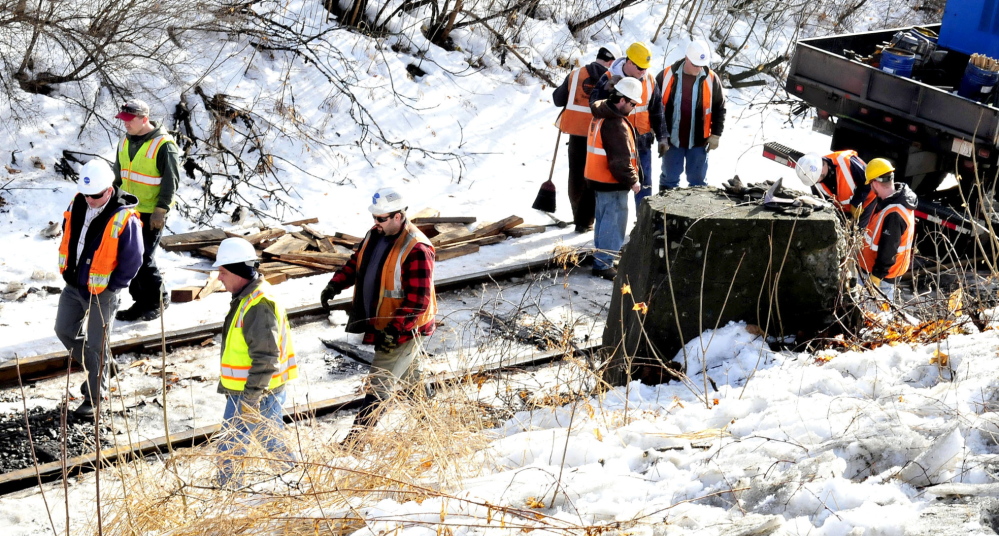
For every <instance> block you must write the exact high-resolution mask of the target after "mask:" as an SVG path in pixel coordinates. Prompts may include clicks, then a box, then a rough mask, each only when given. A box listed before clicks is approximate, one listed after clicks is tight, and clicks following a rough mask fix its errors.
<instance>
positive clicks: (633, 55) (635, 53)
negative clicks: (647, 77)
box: [627, 41, 652, 69]
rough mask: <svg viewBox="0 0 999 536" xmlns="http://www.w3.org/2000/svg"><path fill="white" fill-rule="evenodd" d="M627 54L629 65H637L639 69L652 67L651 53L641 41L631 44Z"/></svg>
mask: <svg viewBox="0 0 999 536" xmlns="http://www.w3.org/2000/svg"><path fill="white" fill-rule="evenodd" d="M627 54H628V59H629V60H631V63H634V64H635V65H637V66H638V68H639V69H648V68H649V65H652V51H651V50H649V47H648V46H646V45H645V43H642V42H641V41H639V42H636V43H632V44H631V46H630V47H628V53H627Z"/></svg>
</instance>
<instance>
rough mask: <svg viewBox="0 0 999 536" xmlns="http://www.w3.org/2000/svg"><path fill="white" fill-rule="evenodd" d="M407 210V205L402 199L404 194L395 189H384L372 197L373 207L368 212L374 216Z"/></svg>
mask: <svg viewBox="0 0 999 536" xmlns="http://www.w3.org/2000/svg"><path fill="white" fill-rule="evenodd" d="M402 210H406V203H405V202H404V201H403V199H402V194H400V193H399V192H397V191H396V189H395V188H382V189H381V190H378V191H377V192H375V195H373V196H371V206H370V207H368V212H370V213H372V214H388V213H389V212H399V211H402Z"/></svg>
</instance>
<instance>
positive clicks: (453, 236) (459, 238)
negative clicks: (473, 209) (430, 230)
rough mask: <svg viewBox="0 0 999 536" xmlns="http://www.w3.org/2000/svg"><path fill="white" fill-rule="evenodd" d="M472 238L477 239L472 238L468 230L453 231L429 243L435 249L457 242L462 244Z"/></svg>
mask: <svg viewBox="0 0 999 536" xmlns="http://www.w3.org/2000/svg"><path fill="white" fill-rule="evenodd" d="M472 238H478V237H477V236H474V235H473V234H472V232H471V231H469V230H468V229H456V230H454V231H449V232H447V233H443V234H439V235H437V236H435V237H433V238H431V239H430V243H431V244H433V245H434V247H435V248H439V247H443V246H447V245H451V244H456V243H458V242H464V241H466V240H470V239H472Z"/></svg>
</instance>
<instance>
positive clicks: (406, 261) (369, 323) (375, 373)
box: [320, 188, 437, 444]
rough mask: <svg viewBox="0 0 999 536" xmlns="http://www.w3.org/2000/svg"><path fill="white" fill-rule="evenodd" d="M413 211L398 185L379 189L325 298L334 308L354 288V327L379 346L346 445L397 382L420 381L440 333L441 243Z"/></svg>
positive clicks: (409, 384) (350, 329) (323, 301)
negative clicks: (427, 345) (427, 350)
mask: <svg viewBox="0 0 999 536" xmlns="http://www.w3.org/2000/svg"><path fill="white" fill-rule="evenodd" d="M407 208H408V207H406V205H405V203H404V202H403V198H402V196H401V195H400V194H399V193H398V192H397V191H396V190H395V189H394V188H382V189H381V190H378V191H377V192H375V195H374V196H373V197H372V199H371V206H370V207H368V210H369V211H370V212H371V215H372V217H373V218H374V220H375V224H374V226H373V227H372V228H371V229H370V230H369V231H368V234H367V235H365V237H364V240H363V241H361V244H360V247H358V249H357V251H355V252H354V253H353V254H352V255H351V256H350V260H348V261H347V264H345V265H344V266H343V268H341V269H340V270H338V271H337V272H336V273H335V274H333V278H332V279H330V282H329V283H328V284H327V285H326V288H325V289H323V292H322V294H321V296H320V303H321V304H322V306H323V307H324V308H325V309H326V310H327V312H328V311H329V307H330V304H329V300H331V299H333V298H334V297H336V295H337V294H339V293H340V292H341V291H343V290H344V289H346V288H348V287H351V286H353V287H354V299H353V309H352V311H351V314H350V319H349V321H348V322H347V332H348V333H364V343H365V344H374V345H375V359H374V361H373V362H372V363H371V375H370V376H369V377H368V390H367V392H366V394H365V397H364V402H363V404H362V407H361V409H360V411H359V412H358V414H357V417H356V418H355V419H354V426H353V428H351V431H350V433H349V434H348V436H347V438H346V439H345V440H344V444H349V443H351V442H352V441H353V440H354V439H355V438H356V437H357V436H358V434H360V433H361V432H362V431H364V430H366V429H368V428H370V427H372V426H374V424H375V422H376V421H377V420H378V415H377V413H376V410H377V406H378V403H379V402H381V401H383V400H386V399H387V398H388V397H390V396H391V394H392V391H393V390H394V389H395V388H396V386H397V385H399V384H401V385H399V386H400V387H403V388H410V387H412V386H413V384H415V383H416V382H417V381H418V380H419V377H418V376H419V375H418V374H417V373H416V371H417V370H418V368H419V367H418V365H417V363H416V358H417V356H418V355H419V354H420V352H421V348H422V339H423V337H427V336H429V335H431V334H432V333H433V332H434V327H435V323H434V316H435V315H436V314H437V298H436V295H435V293H434V247H433V245H431V243H430V240H428V239H427V237H426V236H425V235H424V234H423V233H422V232H420V230H419V229H417V228H416V226H415V225H413V224H412V223H411V222H410V221H409V220H408V219H407V218H406V209H407Z"/></svg>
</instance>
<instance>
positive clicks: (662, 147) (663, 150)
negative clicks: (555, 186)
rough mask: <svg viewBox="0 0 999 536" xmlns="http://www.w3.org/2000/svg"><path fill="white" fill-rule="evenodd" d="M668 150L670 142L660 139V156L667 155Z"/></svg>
mask: <svg viewBox="0 0 999 536" xmlns="http://www.w3.org/2000/svg"><path fill="white" fill-rule="evenodd" d="M666 151H669V142H668V141H666V140H659V158H662V157H664V156H666Z"/></svg>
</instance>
